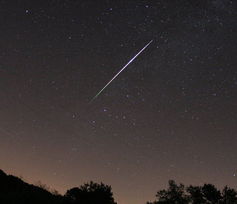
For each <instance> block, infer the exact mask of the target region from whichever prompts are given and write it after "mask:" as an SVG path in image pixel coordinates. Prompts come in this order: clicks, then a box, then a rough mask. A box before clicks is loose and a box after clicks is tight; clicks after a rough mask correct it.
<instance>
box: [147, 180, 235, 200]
mask: <svg viewBox="0 0 237 204" xmlns="http://www.w3.org/2000/svg"><path fill="white" fill-rule="evenodd" d="M156 197H157V201H154V202H152V203H149V202H148V203H147V204H237V192H236V191H235V190H234V189H231V188H229V187H227V186H226V187H225V188H224V189H223V191H222V192H220V191H219V190H218V189H217V188H216V187H215V186H214V185H212V184H204V185H203V186H189V187H187V188H185V187H184V185H183V184H180V185H177V184H176V183H175V182H174V181H172V180H171V181H169V187H168V189H167V190H160V191H158V192H157V194H156Z"/></svg>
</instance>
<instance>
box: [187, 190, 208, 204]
mask: <svg viewBox="0 0 237 204" xmlns="http://www.w3.org/2000/svg"><path fill="white" fill-rule="evenodd" d="M187 192H188V193H189V200H190V202H191V203H192V204H205V203H206V201H205V199H204V197H203V193H202V188H201V187H199V186H189V187H188V188H187Z"/></svg>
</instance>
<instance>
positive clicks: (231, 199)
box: [221, 186, 237, 204]
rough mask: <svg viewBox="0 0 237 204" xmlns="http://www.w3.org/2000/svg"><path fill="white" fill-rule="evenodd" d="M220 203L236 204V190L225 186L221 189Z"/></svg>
mask: <svg viewBox="0 0 237 204" xmlns="http://www.w3.org/2000/svg"><path fill="white" fill-rule="evenodd" d="M221 203H222V204H237V192H236V191H235V190H234V189H232V188H229V187H227V186H225V188H224V189H223V191H222V202H221Z"/></svg>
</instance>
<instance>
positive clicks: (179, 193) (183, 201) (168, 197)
mask: <svg viewBox="0 0 237 204" xmlns="http://www.w3.org/2000/svg"><path fill="white" fill-rule="evenodd" d="M156 197H157V199H158V200H157V201H155V202H153V204H188V197H187V196H186V195H185V188H184V185H183V184H180V185H177V184H176V183H175V181H173V180H170V181H169V187H168V190H161V191H158V192H157V194H156Z"/></svg>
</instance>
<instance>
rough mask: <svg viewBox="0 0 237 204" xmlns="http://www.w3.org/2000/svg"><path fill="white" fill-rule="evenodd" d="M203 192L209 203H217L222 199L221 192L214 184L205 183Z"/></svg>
mask: <svg viewBox="0 0 237 204" xmlns="http://www.w3.org/2000/svg"><path fill="white" fill-rule="evenodd" d="M202 193H203V197H204V199H205V200H207V201H208V202H207V203H210V204H217V203H218V202H220V200H221V193H220V191H219V190H217V189H216V187H215V186H214V185H212V184H204V186H203V187H202Z"/></svg>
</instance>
